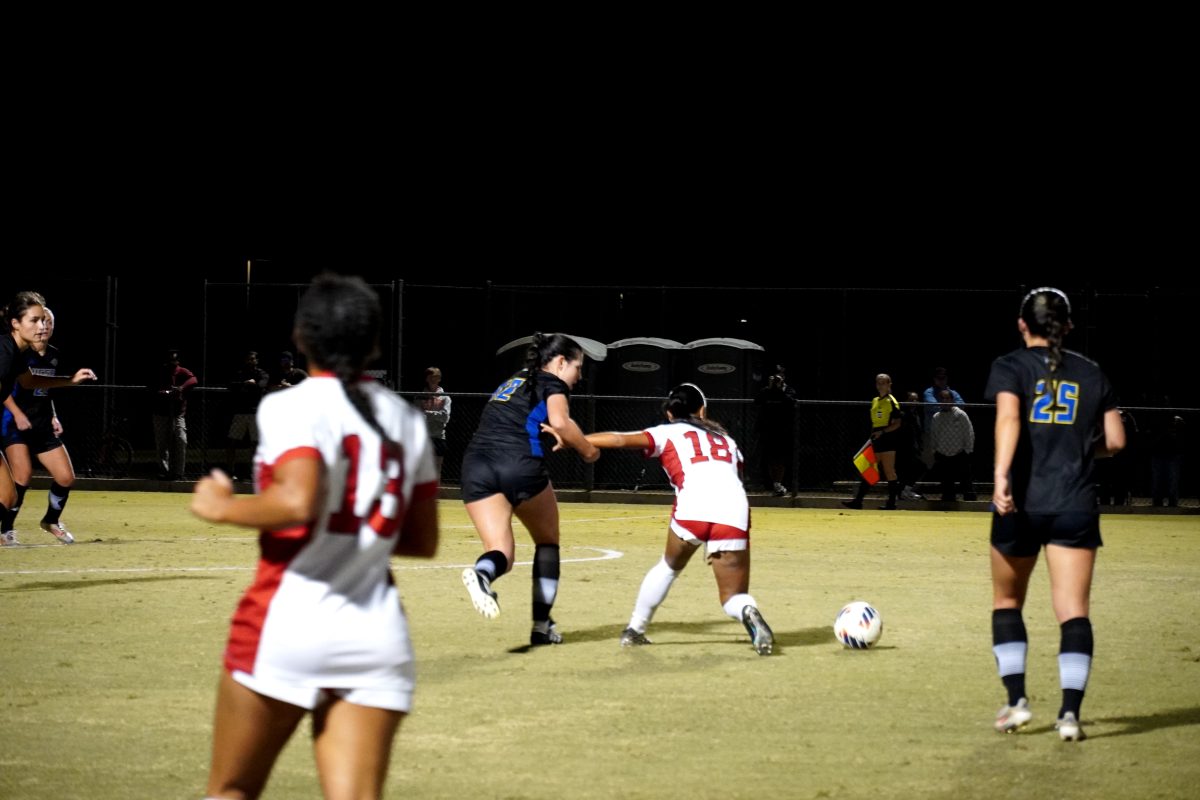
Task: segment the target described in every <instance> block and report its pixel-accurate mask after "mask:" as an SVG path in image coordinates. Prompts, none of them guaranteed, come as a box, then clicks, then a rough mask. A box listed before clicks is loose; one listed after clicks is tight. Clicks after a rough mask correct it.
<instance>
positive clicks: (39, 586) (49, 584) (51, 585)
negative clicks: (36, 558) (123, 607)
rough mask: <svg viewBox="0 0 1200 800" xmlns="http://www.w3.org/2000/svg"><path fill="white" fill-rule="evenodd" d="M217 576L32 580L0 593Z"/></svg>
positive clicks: (200, 578) (199, 579) (207, 578)
mask: <svg viewBox="0 0 1200 800" xmlns="http://www.w3.org/2000/svg"><path fill="white" fill-rule="evenodd" d="M218 579H219V578H218V577H217V576H204V575H165V576H160V577H147V578H106V579H104V580H100V581H91V580H80V579H76V580H69V581H34V582H33V583H22V584H20V585H18V586H13V587H11V588H8V589H0V594H15V593H20V592H55V591H59V590H63V589H68V590H69V589H95V588H97V587H100V586H123V585H126V584H131V583H133V584H146V583H159V582H161V581H212V580H218Z"/></svg>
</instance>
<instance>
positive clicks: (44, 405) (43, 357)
mask: <svg viewBox="0 0 1200 800" xmlns="http://www.w3.org/2000/svg"><path fill="white" fill-rule="evenodd" d="M21 358H22V360H23V361H24V362H25V366H26V368H27V369H28V370H29V371H30V372H32V373H33V374H34V375H44V376H46V377H49V378H53V377H54V376H56V375H57V374H58V367H59V352H58V348H57V347H55V346H54V345H52V344H48V345H46V352H45V354H40V353H38V352H37V351H35V350H34V349H33V348H30V349H28V350H26V351H25V352H24V353H23V354H22V355H21ZM13 399H14V400H16V402H17V407H18V408H20V409H21V410H22V411H23V412H25V416H27V417H29V421H30V422H31V423H33V424H34V425H35V426H36V425H39V424H47V425H48V424H49V423H50V420H51V418H52V417H53V416H54V406H53V405H52V404H51V402H50V390H49V389H26V388H25V387H23V386H21V385H19V384H18V385H17V386H16V387H15V388H14V389H13Z"/></svg>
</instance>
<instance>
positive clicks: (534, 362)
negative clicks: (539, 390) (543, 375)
mask: <svg viewBox="0 0 1200 800" xmlns="http://www.w3.org/2000/svg"><path fill="white" fill-rule="evenodd" d="M582 355H583V348H582V347H580V345H579V342H577V341H575V340H574V339H572V338H571V337H570V336H564V335H563V334H561V333H540V332H539V333H535V334H534V335H533V341H532V342H531V343H530V345H529V349H528V350H526V351H525V369H526V370H527V371H528V373H529V380H527V381H526V382H525V388H526V389H527V390H528V391H530V392H532V391H533V384H534V382H535V381H534V380H533V378H534V376H535V375H536V374H537V371H538V370H539V369H541V368H542V367H544V366H546V365H547V364H549V363H550V362H551V361H552V360H554V359H555V358H557V357H558V356H562V357H563V358H565V359H567V360H568V361H574V360H575V359H577V358H579V357H580V356H582Z"/></svg>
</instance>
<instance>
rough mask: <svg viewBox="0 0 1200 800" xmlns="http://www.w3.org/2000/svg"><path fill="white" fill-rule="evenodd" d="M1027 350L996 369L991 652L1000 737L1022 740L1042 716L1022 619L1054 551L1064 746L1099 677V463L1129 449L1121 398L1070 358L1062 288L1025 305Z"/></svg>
mask: <svg viewBox="0 0 1200 800" xmlns="http://www.w3.org/2000/svg"><path fill="white" fill-rule="evenodd" d="M1017 329H1018V330H1019V331H1020V332H1021V336H1022V338H1023V339H1024V340H1025V347H1023V348H1021V349H1019V350H1014V351H1013V352H1011V353H1009V354H1008V355H1005V356H1001V357H1000V358H997V359H996V360H995V362H993V364H992V372H991V375H990V376H989V378H988V382H987V391H986V393H985V394H986V397H987V398H988V399H989V400H995V402H996V461H995V474H994V475H993V479H994V481H995V490H994V491H993V493H992V505H993V506H994V507H995V513H994V514H993V515H992V534H991V544H992V547H991V566H992V609H993V610H992V643H993V647H992V652H993V653H994V654H995V656H996V666H997V669H998V671H999V673H1000V679H1001V681H1002V682H1003V683H1004V688H1005V689H1006V690H1007V692H1008V704H1007V705H1005V706H1004V707H1003V708H1001V709H1000V711H999V713H998V714H997V715H996V722H995V728H996V730H998V731H1001V732H1005V733H1007V732H1012V731H1015V730H1017V729H1018V728H1020V727H1022V726H1024V725H1025V724H1027V723H1028V722H1029V720H1030V719H1031V718H1032V716H1033V712H1032V711H1031V710H1030V708H1029V702H1028V700H1027V699H1026V694H1025V656H1026V651H1027V649H1028V636H1027V635H1026V632H1025V622H1024V619H1023V617H1022V614H1021V609H1022V607H1023V606H1024V605H1025V595H1026V592H1027V591H1028V589H1029V578H1030V576H1031V575H1032V573H1033V568H1034V566H1035V565H1036V564H1037V559H1038V553H1039V552H1040V551H1041V550H1042V548H1043V547H1045V549H1046V566H1047V567H1048V569H1049V571H1050V594H1051V598H1052V602H1053V604H1054V614H1055V616H1056V617H1057V618H1058V622H1059V625H1060V628H1061V639H1060V645H1059V654H1058V671H1059V681H1060V685H1061V686H1062V705H1061V707H1060V708H1059V712H1058V723H1057V724H1056V725H1055V728H1056V729H1057V730H1058V735H1059V737H1060V738H1061V739H1063V741H1078V740H1080V739H1082V738H1084V733H1083V729H1082V727H1080V716H1079V714H1080V712H1079V709H1080V706H1081V705H1082V703H1083V694H1084V690H1085V689H1086V688H1087V682H1088V677H1089V675H1090V673H1091V666H1092V649H1093V639H1092V623H1091V620H1090V619H1089V616H1088V614H1089V605H1090V597H1091V587H1092V573H1093V571H1094V569H1095V565H1096V550H1097V549H1098V548H1099V547H1100V546H1101V544H1103V542H1102V541H1101V539H1100V512H1099V510H1098V508H1097V505H1096V486H1095V483H1094V480H1093V474H1092V466H1093V463H1094V459H1096V458H1103V457H1105V456H1110V455H1112V454H1114V453H1117V452H1119V451H1120V450H1121V449H1122V448H1123V447H1124V446H1125V426H1124V425H1122V424H1121V415H1120V414H1119V413H1118V412H1117V398H1116V394H1115V393H1114V392H1113V389H1112V386H1110V385H1109V383H1108V379H1107V378H1106V377H1105V376H1104V373H1103V372H1101V371H1100V367H1099V366H1098V365H1097V364H1096V363H1095V362H1094V361H1090V360H1088V359H1086V358H1084V357H1083V356H1081V355H1079V354H1078V353H1073V352H1071V351H1070V350H1065V349H1063V337H1065V336H1066V334H1067V332H1068V331H1069V330H1070V329H1071V304H1070V302H1069V301H1068V300H1067V296H1066V295H1065V294H1063V293H1062V292H1060V291H1059V290H1058V289H1052V288H1049V287H1043V288H1041V289H1034V290H1033V291H1032V292H1030V293H1029V294H1027V295H1026V296H1025V299H1024V300H1023V301H1022V302H1021V313H1020V317H1019V318H1018V320H1017Z"/></svg>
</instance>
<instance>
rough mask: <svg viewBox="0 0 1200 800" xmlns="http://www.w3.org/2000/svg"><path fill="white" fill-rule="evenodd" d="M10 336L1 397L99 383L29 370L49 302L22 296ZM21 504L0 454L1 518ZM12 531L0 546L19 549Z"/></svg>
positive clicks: (11, 313)
mask: <svg viewBox="0 0 1200 800" xmlns="http://www.w3.org/2000/svg"><path fill="white" fill-rule="evenodd" d="M3 316H4V320H5V322H6V323H7V329H8V333H7V335H0V397H8V396H9V395H10V394H11V393H12V390H13V387H14V386H16V385H18V384H20V386H22V387H23V388H25V389H57V388H59V387H61V386H74V385H76V384H79V383H82V382H83V381H88V380H91V381H94V380H96V373H94V372H92V371H91V370H90V369H86V368H85V369H80V370H77V371H76V372H75V374H74V375H71V376H70V377H60V376H57V375H53V376H52V375H38V374H35V373H34V372H32V371H31V370H30V369H29V365H28V362H27V361H26V360H25V354H26V351H28V350H29V349H30V348H31V347H33V345H34V344H36V343H37V342H38V341H39V340H40V339H41V338H43V337H44V336H45V334H46V300H45V298H43V297H42V296H41V295H40V294H38V293H37V292H19V293H18V294H17V295H16V297H14V298H13V299H12V302H10V303H9V304H8V306H7V307H6V308H5V311H4V315H3ZM19 504H20V501H19V498H18V496H17V484H16V481H14V480H13V475H12V472H11V471H10V470H9V468H8V461H6V460H5V458H4V456H3V454H0V518H7V516H8V513H9V509H11V508H13V507H14V506H18V505H19ZM17 544H20V542H18V541H17V537H16V534H14V533H13V532H12V531H8V532H6V533H5V534H4V535H2V536H0V546H8V545H17Z"/></svg>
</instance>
